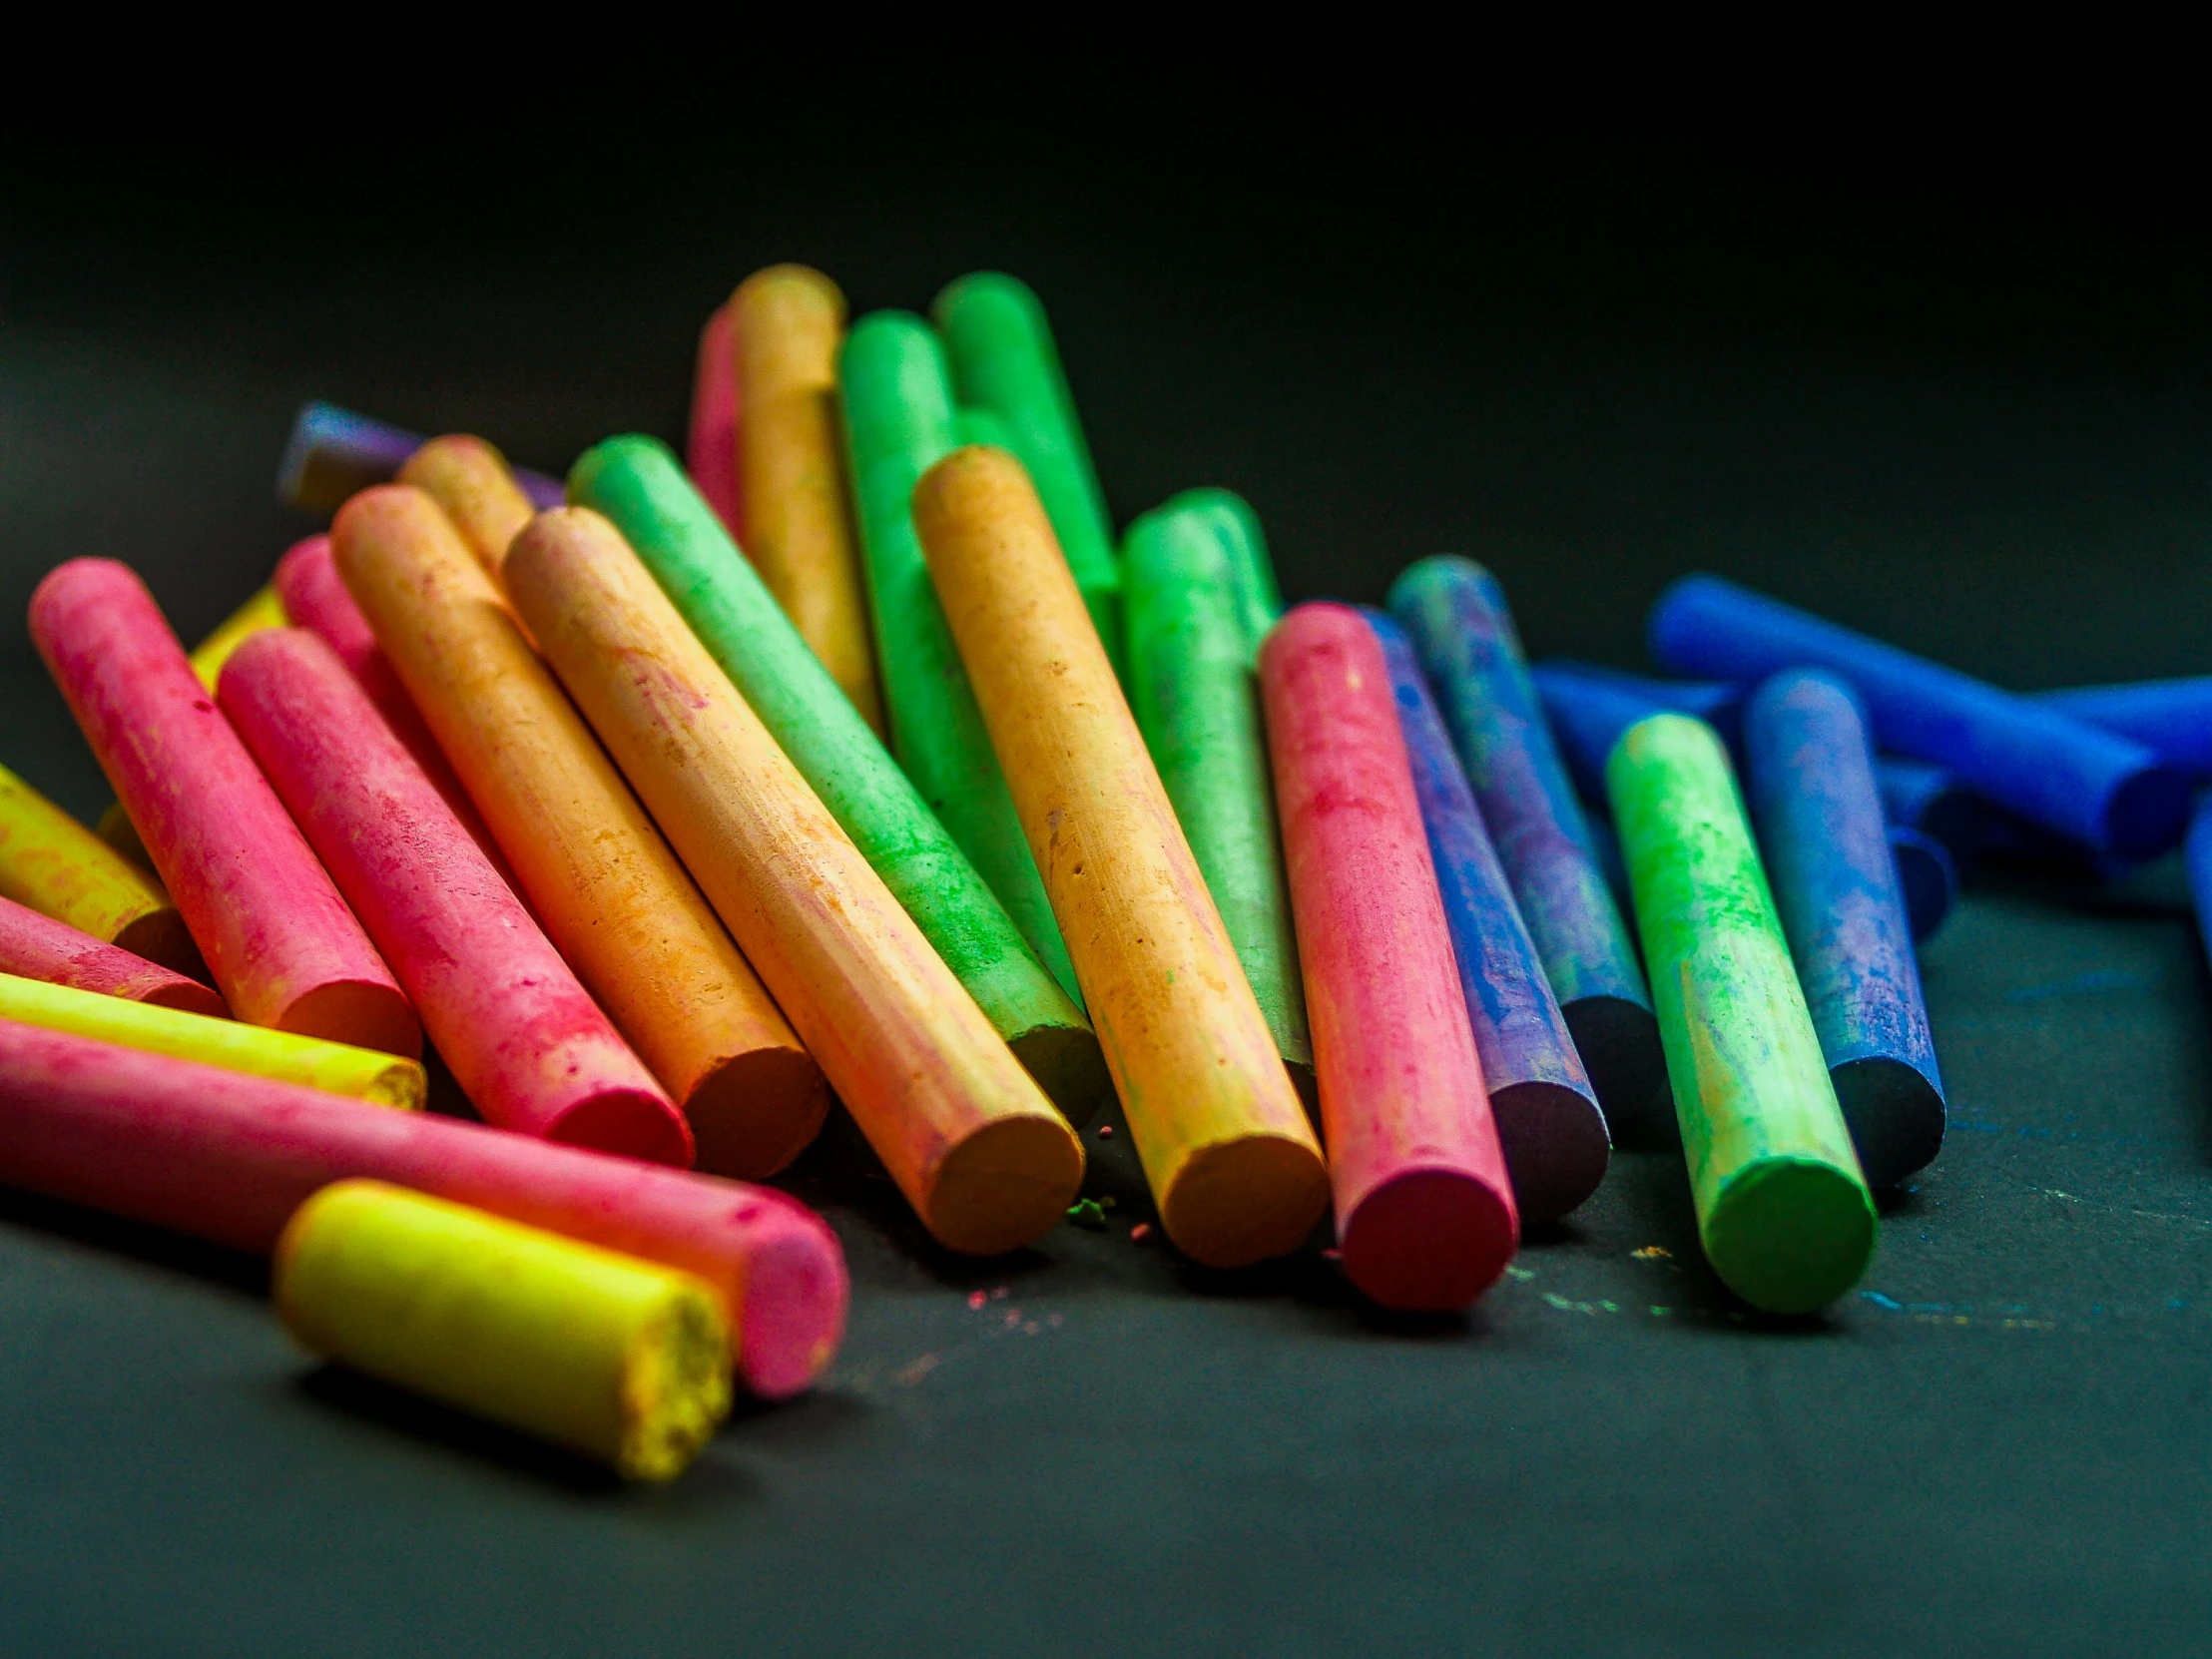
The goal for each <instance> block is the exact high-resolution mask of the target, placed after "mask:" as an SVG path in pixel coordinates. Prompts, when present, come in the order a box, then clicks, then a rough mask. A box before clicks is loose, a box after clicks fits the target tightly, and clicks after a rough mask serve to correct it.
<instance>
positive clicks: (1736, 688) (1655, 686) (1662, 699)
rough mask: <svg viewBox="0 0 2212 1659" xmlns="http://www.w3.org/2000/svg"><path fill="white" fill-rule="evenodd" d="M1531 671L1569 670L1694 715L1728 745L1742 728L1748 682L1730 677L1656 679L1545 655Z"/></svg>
mask: <svg viewBox="0 0 2212 1659" xmlns="http://www.w3.org/2000/svg"><path fill="white" fill-rule="evenodd" d="M1533 672H1535V673H1539V674H1540V673H1545V672H1550V673H1555V674H1570V675H1573V676H1575V677H1576V678H1577V679H1581V680H1591V681H1595V682H1597V683H1598V684H1599V685H1607V686H1613V687H1615V688H1617V689H1618V690H1620V691H1623V692H1627V693H1630V694H1632V695H1634V696H1637V697H1641V698H1644V699H1645V700H1646V701H1648V702H1649V703H1650V705H1651V706H1652V707H1653V708H1654V709H1672V710H1673V711H1674V712H1675V713H1676V714H1678V715H1695V716H1697V718H1698V719H1700V720H1702V721H1704V722H1705V724H1706V725H1708V726H1710V727H1712V728H1713V730H1714V731H1716V732H1718V733H1719V734H1720V735H1721V737H1722V739H1723V740H1724V741H1725V742H1727V743H1728V744H1729V745H1730V746H1731V747H1733V746H1734V744H1735V742H1736V738H1737V734H1738V733H1739V732H1740V731H1741V729H1742V724H1743V712H1744V699H1745V698H1747V697H1749V696H1750V695H1751V688H1750V687H1749V686H1742V685H1738V684H1736V683H1735V682H1734V681H1731V680H1657V679H1654V678H1652V676H1650V675H1648V674H1631V673H1629V672H1628V671H1627V670H1626V669H1620V668H1608V667H1606V666H1605V665H1604V664H1602V663H1585V662H1581V661H1578V660H1577V659H1575V658H1573V657H1546V658H1545V659H1544V660H1543V661H1542V662H1541V663H1538V664H1537V665H1536V666H1535V669H1534V670H1533Z"/></svg>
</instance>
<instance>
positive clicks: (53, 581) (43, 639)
mask: <svg viewBox="0 0 2212 1659" xmlns="http://www.w3.org/2000/svg"><path fill="white" fill-rule="evenodd" d="M31 637H32V639H33V640H34V641H36V642H37V645H38V648H39V654H40V655H41V656H42V657H44V658H45V659H46V666H47V668H48V669H49V670H50V671H51V672H52V674H53V676H54V680H55V683H56V684H57V685H59V686H60V687H61V691H62V696H63V697H64V698H66V699H67V700H68V703H69V708H70V712H71V713H72V714H73V715H75V716H76V717H77V724H78V725H79V726H80V727H82V728H83V729H84V734H85V737H86V739H87V741H89V742H90V743H91V745H92V752H93V755H94V756H95V757H96V758H97V759H98V760H99V762H100V766H101V770H102V771H104V772H105V773H107V775H108V782H109V783H110V784H111V785H113V786H114V788H115V793H116V799H117V800H119V801H121V802H122V803H123V807H124V810H125V811H126V812H128V813H129V814H130V815H131V823H132V825H133V826H134V827H135V828H136V829H137V830H138V832H139V838H140V839H141V840H143V841H144V842H145V843H146V850H147V852H148V854H149V855H150V856H151V857H152V858H153V860H154V867H155V868H156V869H157V870H159V871H160V872H161V877H162V880H163V882H164V883H165V884H166V885H167V886H168V888H169V890H170V893H171V895H172V896H174V897H175V899H176V901H177V908H178V910H179V911H180V912H181V913H182V914H183V916H184V918H185V923H186V925H187V926H188V927H190V928H191V929H192V936H193V939H194V940H195V941H196V942H197V943H198V944H199V946H200V950H201V954H202V955H203V956H205V957H206V959H207V963H208V968H209V971H210V972H212V973H213V974H214V975H215V982H216V984H217V985H218V986H219V987H220V988H221V989H222V991H223V996H224V1000H225V1001H227V1002H229V1003H230V1005H231V1009H232V1012H234V1013H235V1014H237V1015H238V1017H239V1018H241V1019H243V1020H247V1021H249V1022H251V1023H253V1024H255V1025H270V1026H275V1027H276V1028H277V1030H279V1031H293V1032H297V1033H298V1034H299V1035H301V1036H306V1037H324V1038H327V1039H329V1040H330V1041H332V1042H342V1043H351V1044H353V1045H354V1046H355V1047H357V1048H376V1049H382V1050H383V1051H384V1052H386V1053H389V1054H404V1055H407V1056H409V1057H412V1056H415V1055H418V1054H420V1053H421V1052H422V1028H421V1027H420V1026H419V1025H418V1024H417V1023H416V1022H415V1015H414V1009H413V1008H412V1007H410V1006H409V1005H408V1002H407V999H406V997H405V996H404V995H403V994H401V992H400V989H399V984H398V981H396V980H395V979H393V977H392V974H391V969H390V968H388V967H386V966H385V965H384V959H383V958H382V957H381V956H379V955H377V954H376V947H375V946H374V945H372V944H370V943H369V940H368V935H367V934H366V933H365V932H363V931H362V929H361V924H360V922H359V921H357V920H355V919H354V916H353V912H352V911H351V910H349V909H347V908H346V907H345V900H344V899H342V898H340V897H339V896H338V890H337V888H336V887H335V886H333V885H332V884H331V881H330V877H329V876H328V875H327V874H325V873H324V871H323V868H322V865H321V864H320V863H319V862H318V861H317V860H316V858H315V855H314V853H313V851H312V850H311V849H310V848H309V847H308V845H307V842H306V840H305V838H304V837H302V836H301V835H300V833H299V830H298V829H297V827H296V826H294V825H293V823H292V822H291V818H290V815H288V814H287V813H286V812H285V811H284V808H283V804H282V803H281V802H279V801H278V800H277V796H276V792H275V791H273V790H272V789H271V788H270V787H269V781H268V780H267V779H266V778H264V777H263V776H262V774H261V769H260V768H259V767H257V766H255V764H254V759H253V757H252V756H250V755H248V754H247V752H246V746H245V745H244V744H242V743H241V742H239V737H238V734H237V733H236V732H234V731H232V730H231V725H230V722H228V721H226V720H225V719H224V718H223V716H222V714H221V713H219V712H218V711H217V709H216V706H215V702H214V700H213V699H212V698H210V697H209V696H208V691H207V688H206V687H205V686H203V685H201V683H200V680H199V677H198V676H196V675H195V674H194V673H193V671H192V665H191V664H190V663H189V662H187V661H186V660H185V653H184V648H183V647H182V646H180V645H179V644H178V643H177V636H176V635H175V634H173V633H171V632H170V630H169V624H168V623H167V622H166V621H164V620H163V618H162V613H161V610H160V608H159V607H157V606H156V605H155V603H154V596H153V595H152V594H150V593H148V592H147V591H146V586H145V584H144V583H142V582H141V581H140V580H139V579H138V578H137V577H136V576H134V575H133V574H132V573H131V572H130V570H129V569H128V568H126V567H125V566H123V565H120V564H117V563H115V562H114V561H113V560H110V559H73V560H71V561H70V562H69V563H68V564H65V565H62V566H61V567H59V568H58V569H56V570H54V571H51V572H50V573H48V575H47V577H46V580H44V581H43V582H41V583H40V584H39V585H38V591H37V592H35V593H33V594H32V595H31Z"/></svg>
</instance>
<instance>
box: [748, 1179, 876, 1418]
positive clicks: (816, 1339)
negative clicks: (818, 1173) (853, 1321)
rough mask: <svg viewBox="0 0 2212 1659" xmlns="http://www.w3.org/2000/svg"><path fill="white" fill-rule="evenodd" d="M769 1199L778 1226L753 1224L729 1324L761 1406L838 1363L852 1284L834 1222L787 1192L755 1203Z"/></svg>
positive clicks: (753, 1197) (758, 1221) (788, 1394)
mask: <svg viewBox="0 0 2212 1659" xmlns="http://www.w3.org/2000/svg"><path fill="white" fill-rule="evenodd" d="M763 1200H768V1201H773V1203H774V1205H775V1207H776V1220H775V1222H774V1223H773V1224H771V1223H769V1222H768V1221H766V1220H764V1219H763V1218H762V1217H760V1216H756V1217H755V1218H754V1223H753V1244H752V1247H751V1250H750V1251H749V1253H748V1255H747V1257H746V1269H745V1289H744V1292H743V1294H742V1300H741V1305H740V1306H739V1307H738V1308H737V1309H736V1310H735V1312H734V1315H733V1318H732V1322H731V1323H732V1325H733V1327H734V1329H735V1335H736V1337H737V1369H738V1375H739V1377H741V1378H742V1379H743V1380H744V1382H745V1385H746V1386H747V1387H748V1388H750V1389H752V1391H753V1392H754V1393H756V1394H758V1395H759V1396H760V1397H761V1398H763V1399H789V1398H791V1397H792V1396H793V1395H794V1394H797V1393H801V1392H804V1391H805V1390H806V1389H807V1388H808V1387H809V1386H811V1385H812V1384H813V1383H814V1382H815V1380H816V1379H817V1378H818V1377H820V1376H821V1375H822V1374H823V1373H824V1372H825V1371H827V1370H828V1369H829V1366H830V1361H831V1360H834V1359H835V1358H836V1357H837V1348H838V1346H839V1345H840V1344H841V1343H842V1342H843V1341H844V1321H845V1313H846V1310H847V1307H848V1306H849V1304H850V1301H851V1295H852V1290H851V1280H850V1277H849V1275H848V1274H847V1272H846V1269H845V1265H844V1250H843V1248H842V1247H841V1246H840V1245H839V1244H838V1243H837V1236H836V1234H834V1233H832V1232H831V1231H830V1224H829V1223H828V1222H826V1221H824V1220H823V1219H822V1218H821V1217H820V1216H818V1215H816V1214H815V1213H814V1212H813V1211H811V1210H809V1209H807V1208H806V1207H805V1206H804V1205H801V1204H799V1203H797V1202H795V1201H794V1200H791V1199H788V1198H785V1197H784V1196H783V1195H782V1194H781V1193H769V1194H754V1195H751V1197H750V1199H749V1202H760V1201H763Z"/></svg>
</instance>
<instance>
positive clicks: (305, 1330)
mask: <svg viewBox="0 0 2212 1659" xmlns="http://www.w3.org/2000/svg"><path fill="white" fill-rule="evenodd" d="M276 1254H277V1261H276V1273H275V1276H274V1284H273V1286H272V1292H273V1295H274V1298H275V1300H276V1303H277V1314H278V1316H279V1317H280V1318H281V1319H282V1321H283V1323H284V1329H285V1330H286V1331H288V1332H289V1333H290V1334H291V1336H292V1338H293V1340H295V1341H296V1342H297V1343H298V1344H299V1345H300V1346H301V1347H302V1348H304V1349H306V1350H307V1351H308V1352H309V1353H310V1354H315V1355H319V1356H323V1357H326V1358H329V1359H333V1360H339V1361H342V1362H344V1363H345V1364H346V1365H348V1366H350V1367H352V1368H353V1369H354V1370H356V1371H361V1372H365V1373H367V1374H368V1375H369V1376H371V1377H376V1378H380V1379H382V1380H383V1381H384V1382H387V1383H398V1384H399V1385H400V1386H401V1387H405V1388H412V1389H414V1390H416V1391H417V1392H420V1393H426V1394H428V1395H430V1396H431V1397H433V1398H435V1399H441V1400H443V1401H445V1402H446V1403H447V1404H450V1405H457V1406H459V1407H461V1408H462V1409H463V1410H466V1411H471V1412H474V1413H475V1414H476V1415H478V1416H482V1417H488V1418H490V1419H491V1420H492V1421H494V1422H499V1423H504V1424H506V1425H507V1426H509V1427H512V1428H519V1429H522V1430H524V1431H525V1432H527V1433H531V1434H536V1435H539V1436H541V1437H543V1438H545V1439H548V1440H551V1441H553V1442H554V1443H555V1444H557V1445H563V1446H566V1447H568V1448H569V1449H570V1450H572V1451H579V1452H582V1453H583V1454H584V1455H586V1456H588V1457H592V1458H596V1459H597V1460H599V1461H600V1462H603V1463H608V1464H611V1465H612V1466H613V1467H614V1469H615V1471H616V1472H617V1473H619V1474H621V1475H622V1476H624V1477H625V1478H627V1479H631V1480H648V1481H658V1480H671V1479H674V1478H675V1477H676V1476H677V1475H678V1474H681V1473H682V1472H683V1471H684V1469H685V1468H686V1467H688V1466H689V1465H690V1463H691V1461H692V1459H693V1458H694V1457H696V1456H697V1455H698V1454H699V1451H700V1448H701V1447H703V1446H704V1445H705V1444H706V1443H707V1441H708V1439H709V1438H710V1437H711V1436H712V1435H713V1433H714V1430H715V1425H716V1424H717V1423H719V1422H720V1421H721V1420H722V1419H723V1418H724V1417H725V1416H727V1415H728V1414H729V1411H730V1338H729V1332H728V1330H727V1328H726V1326H725V1324H724V1321H723V1316H722V1305H721V1302H720V1300H719V1299H718V1298H717V1297H716V1295H715V1293H714V1291H713V1289H712V1288H711V1287H710V1286H709V1285H708V1284H707V1283H706V1281H704V1280H702V1279H699V1278H697V1277H696V1276H694V1275H692V1274H688V1273H682V1272H679V1271H677V1270H675V1269H673V1268H667V1267H663V1266H661V1265H659V1264H658V1263H652V1262H647V1261H645V1260H643V1259H642V1258H639V1257H634V1256H621V1255H617V1254H616V1253H614V1252H613V1251H606V1250H599V1249H596V1248H595V1247H593V1246H591V1245H585V1244H579V1243H577V1242H576V1241H575V1240H574V1239H567V1238H563V1237H562V1236H561V1235H559V1234H557V1233H548V1232H546V1231H544V1230H543V1229H541V1228H536V1227H524V1226H521V1225H520V1224H518V1223H516V1222H511V1221H507V1220H505V1219H504V1218H501V1217H498V1216H491V1215H487V1214H485V1213H484V1212H483V1211H481V1210H473V1209H470V1208H468V1207H467V1206H466V1205H460V1204H450V1203H447V1202H446V1201H445V1200H443V1199H436V1198H427V1197H424V1196H423V1195H422V1194H420V1193H414V1192H409V1191H407V1190H406V1189H405V1188H403V1187H392V1186H387V1185H385V1184H384V1183H382V1182H378V1181H340V1182H336V1183H334V1184H333V1185H331V1186H328V1187H325V1188H323V1189H322V1191H320V1192H318V1193H316V1194H315V1195H314V1196H313V1197H312V1198H310V1199H308V1200H307V1202H306V1203H304V1204H302V1205H301V1206H300V1207H299V1209H298V1210H297V1212H296V1213H294V1214H293V1216H292V1218H291V1220H290V1222H289V1223H288V1224H287V1225H286V1226H285V1228H284V1231H283V1235H282V1237H280V1238H279V1239H278V1240H277V1253H276Z"/></svg>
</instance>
